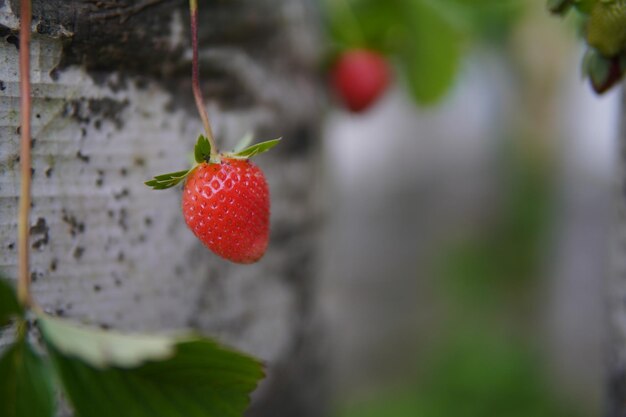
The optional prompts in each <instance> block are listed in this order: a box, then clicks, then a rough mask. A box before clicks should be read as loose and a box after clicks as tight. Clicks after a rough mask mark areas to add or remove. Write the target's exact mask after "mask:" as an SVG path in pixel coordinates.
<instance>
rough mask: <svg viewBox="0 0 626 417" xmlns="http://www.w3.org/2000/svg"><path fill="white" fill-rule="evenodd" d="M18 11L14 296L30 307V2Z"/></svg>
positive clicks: (24, 1)
mask: <svg viewBox="0 0 626 417" xmlns="http://www.w3.org/2000/svg"><path fill="white" fill-rule="evenodd" d="M20 5H21V8H20V52H19V54H20V123H21V127H20V129H21V140H20V180H21V185H20V203H19V218H18V229H17V230H18V232H17V233H18V237H17V239H18V257H19V262H18V268H19V276H18V284H17V297H18V299H19V301H20V303H22V305H26V306H28V305H32V299H31V295H30V271H29V269H30V268H29V259H28V255H29V250H28V228H29V225H30V199H31V196H30V184H31V157H30V147H31V140H30V119H31V116H30V110H31V99H30V23H31V4H30V0H21V3H20Z"/></svg>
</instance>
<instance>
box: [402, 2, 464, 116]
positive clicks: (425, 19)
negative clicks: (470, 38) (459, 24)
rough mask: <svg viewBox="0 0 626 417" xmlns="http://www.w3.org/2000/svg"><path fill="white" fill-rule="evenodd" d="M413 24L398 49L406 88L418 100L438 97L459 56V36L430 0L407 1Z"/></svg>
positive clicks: (450, 80)
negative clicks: (405, 78) (403, 43)
mask: <svg viewBox="0 0 626 417" xmlns="http://www.w3.org/2000/svg"><path fill="white" fill-rule="evenodd" d="M407 6H409V7H407V10H406V12H407V14H410V15H411V20H412V21H413V22H414V23H413V25H411V26H410V27H407V30H408V31H409V33H408V36H406V37H405V46H404V49H403V50H402V51H400V58H401V60H400V63H401V65H402V67H403V68H404V70H405V73H406V77H407V81H408V85H409V89H410V91H411V93H412V95H413V97H414V99H415V100H416V101H417V102H418V103H422V104H430V103H434V102H436V101H437V100H439V99H440V98H441V97H442V96H443V95H444V93H446V91H447V90H448V88H449V87H450V85H452V83H453V81H454V78H455V76H456V74H457V72H458V68H459V64H460V55H461V45H460V36H459V33H458V31H457V30H456V28H455V27H454V26H453V25H452V22H451V21H450V20H449V19H446V18H445V16H443V15H442V14H441V13H440V12H439V11H438V10H439V9H438V8H435V7H433V6H431V4H430V1H429V0H415V1H413V2H411V3H409V4H407Z"/></svg>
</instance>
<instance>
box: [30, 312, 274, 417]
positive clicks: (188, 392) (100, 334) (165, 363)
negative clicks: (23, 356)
mask: <svg viewBox="0 0 626 417" xmlns="http://www.w3.org/2000/svg"><path fill="white" fill-rule="evenodd" d="M42 323H43V327H42V329H43V330H44V331H43V335H44V341H45V343H46V346H47V347H48V351H49V353H50V357H51V358H52V361H53V363H54V365H55V368H56V370H57V373H58V375H59V377H60V380H61V382H62V383H63V386H64V389H65V392H66V394H67V396H68V397H69V399H70V401H71V403H72V405H73V406H74V409H75V411H76V414H77V415H78V416H80V417H110V416H120V417H124V416H133V417H134V416H145V417H175V416H176V417H179V416H185V417H241V416H242V415H243V412H244V411H245V409H246V408H247V406H248V404H249V395H250V393H251V392H252V391H253V390H254V389H255V387H256V386H257V383H258V381H259V380H260V379H261V378H262V377H263V369H262V365H261V363H260V362H259V361H257V360H256V359H253V358H251V357H249V356H247V355H244V354H241V353H239V352H236V351H234V350H232V349H229V348H226V347H223V346H220V345H219V344H217V343H216V342H214V341H211V340H209V339H203V338H199V337H193V338H179V337H170V338H167V337H161V338H159V341H158V343H157V345H158V346H159V347H158V348H157V349H156V352H157V355H156V356H157V357H155V355H153V353H155V351H154V350H153V347H154V345H153V341H154V340H155V337H154V336H137V335H132V336H128V335H121V334H115V335H112V334H111V333H112V332H109V331H100V330H93V329H85V328H84V327H83V326H76V325H74V324H69V323H61V320H59V319H51V318H49V317H44V320H43V321H42ZM50 323H53V325H52V326H50ZM70 327H71V328H72V329H70ZM51 336H52V337H51ZM146 341H148V343H146ZM164 346H167V350H168V354H167V356H166V357H161V358H159V357H158V356H160V353H163V352H164V351H163V352H161V351H160V348H161V347H164ZM128 349H130V350H131V351H132V352H131V353H129V352H124V351H125V350H128ZM112 352H115V353H114V354H113V355H112V354H111V353H112ZM129 356H130V360H129ZM102 361H104V362H105V363H106V364H108V366H107V367H102V366H99V364H101V363H102ZM120 363H121V364H122V366H118V364H120ZM132 364H134V365H135V366H130V367H129V366H128V365H132Z"/></svg>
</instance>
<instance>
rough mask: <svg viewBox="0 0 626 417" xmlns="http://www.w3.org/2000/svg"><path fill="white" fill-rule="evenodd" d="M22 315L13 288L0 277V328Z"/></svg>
mask: <svg viewBox="0 0 626 417" xmlns="http://www.w3.org/2000/svg"><path fill="white" fill-rule="evenodd" d="M22 313H23V311H22V308H21V307H20V304H19V303H18V301H17V297H16V296H15V290H14V289H13V287H12V286H11V285H10V284H9V283H8V281H5V280H4V279H2V277H0V326H4V325H5V324H7V323H8V322H9V320H10V319H11V317H13V316H21V315H22Z"/></svg>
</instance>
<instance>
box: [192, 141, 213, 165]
mask: <svg viewBox="0 0 626 417" xmlns="http://www.w3.org/2000/svg"><path fill="white" fill-rule="evenodd" d="M193 154H194V157H195V159H196V162H197V163H199V164H201V163H202V162H207V161H209V159H210V158H211V142H209V140H208V139H207V138H206V137H204V136H203V135H200V136H198V142H196V146H195V147H194V149H193Z"/></svg>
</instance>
